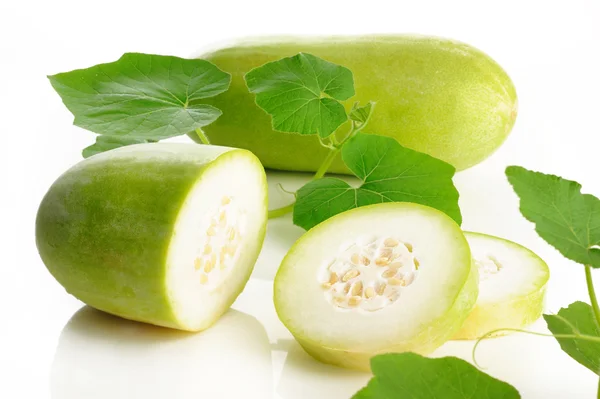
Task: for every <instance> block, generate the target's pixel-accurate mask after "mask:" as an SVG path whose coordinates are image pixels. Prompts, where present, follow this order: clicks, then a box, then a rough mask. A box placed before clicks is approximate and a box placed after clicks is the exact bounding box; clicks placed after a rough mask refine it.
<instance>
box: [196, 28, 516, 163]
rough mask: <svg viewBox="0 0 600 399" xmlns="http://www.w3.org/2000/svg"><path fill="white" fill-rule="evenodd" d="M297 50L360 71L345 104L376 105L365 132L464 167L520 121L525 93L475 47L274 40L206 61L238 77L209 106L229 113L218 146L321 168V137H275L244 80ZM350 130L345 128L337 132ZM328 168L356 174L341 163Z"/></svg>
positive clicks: (428, 41) (216, 130) (210, 130)
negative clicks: (519, 98)
mask: <svg viewBox="0 0 600 399" xmlns="http://www.w3.org/2000/svg"><path fill="white" fill-rule="evenodd" d="M299 52H305V53H310V54H313V55H316V56H318V57H321V58H323V59H325V60H327V61H331V62H333V63H336V64H339V65H343V66H345V67H347V68H349V69H350V70H351V71H352V72H353V75H354V83H355V89H356V95H355V96H354V97H353V98H351V99H350V100H349V101H347V102H346V105H347V109H349V108H350V107H351V106H352V104H353V103H354V101H360V102H361V103H363V104H364V103H366V102H367V101H374V102H376V107H375V110H374V113H373V115H372V118H371V120H370V122H369V125H368V126H367V128H366V133H374V134H380V135H386V136H391V137H394V138H396V139H397V140H398V141H399V142H400V143H401V144H402V145H404V146H406V147H409V148H412V149H414V150H417V151H422V152H425V153H428V154H430V155H433V156H435V157H437V158H439V159H442V160H444V161H446V162H449V163H451V164H452V165H454V166H455V167H456V168H457V169H459V170H462V169H466V168H468V167H470V166H473V165H475V164H477V163H479V162H481V161H482V160H484V159H485V158H486V157H488V156H489V155H490V154H491V153H493V152H494V151H495V150H496V149H497V148H498V147H499V146H500V145H501V144H502V142H503V141H504V140H505V139H506V137H507V136H508V134H509V133H510V131H511V129H512V127H513V125H514V122H515V119H516V115H517V96H516V91H515V88H514V86H513V83H512V81H511V79H510V77H509V76H508V75H507V74H506V72H505V71H504V70H503V69H502V67H500V65H498V64H497V63H496V62H495V61H494V60H493V59H491V58H490V57H489V56H488V55H486V54H485V53H483V52H481V51H480V50H478V49H476V48H474V47H472V46H469V45H467V44H464V43H461V42H458V41H454V40H449V39H443V38H437V37H427V36H414V35H392V36H362V37H360V36H359V37H330V38H313V39H306V38H282V39H277V38H275V39H268V40H256V41H248V42H244V43H243V44H240V45H237V46H232V47H227V48H223V49H220V50H217V51H214V52H211V53H207V54H204V55H201V56H200V57H201V58H205V59H207V60H209V61H211V62H213V63H215V64H216V65H217V66H218V67H219V68H221V69H223V70H224V71H226V72H229V73H231V74H232V83H231V87H230V89H229V90H228V91H227V92H225V93H222V94H220V95H219V96H217V97H214V98H211V99H209V100H207V102H208V103H210V104H212V105H214V106H216V107H217V108H219V109H220V110H222V111H223V115H222V116H221V117H220V118H219V119H218V120H217V121H216V122H215V123H213V124H211V125H210V126H207V127H206V128H205V130H206V133H207V135H208V136H209V138H210V140H211V141H212V143H214V144H218V145H227V146H232V147H239V148H245V149H248V150H250V151H252V152H253V153H254V154H256V155H257V156H258V158H259V159H260V160H261V162H262V163H263V165H264V166H265V167H267V168H272V169H281V170H296V171H315V170H317V169H318V167H319V165H320V164H321V163H322V161H323V159H324V158H325V155H326V154H327V151H328V150H327V149H326V148H324V147H322V146H321V145H320V143H319V141H318V139H317V137H316V136H301V135H298V134H290V133H282V132H276V131H274V130H273V129H272V126H271V119H270V117H269V116H268V115H267V114H266V113H265V112H264V111H263V110H261V109H260V108H259V107H258V106H257V105H256V103H255V97H254V95H253V94H251V93H250V92H249V91H248V88H247V87H246V84H245V81H244V75H245V74H246V73H247V72H248V71H250V70H251V69H253V68H255V67H258V66H260V65H263V64H265V63H267V62H270V61H275V60H278V59H281V58H283V57H287V56H292V55H295V54H297V53H299ZM347 129H348V125H347V124H346V125H343V126H342V127H340V129H339V130H338V132H337V134H339V135H342V134H345V133H346V132H347ZM190 136H191V137H192V138H194V139H196V137H194V136H193V135H190ZM329 170H330V171H331V172H337V173H346V172H348V170H347V168H346V167H345V166H344V164H343V162H342V160H341V158H338V159H336V160H335V161H334V163H333V164H332V166H331V168H330V169H329Z"/></svg>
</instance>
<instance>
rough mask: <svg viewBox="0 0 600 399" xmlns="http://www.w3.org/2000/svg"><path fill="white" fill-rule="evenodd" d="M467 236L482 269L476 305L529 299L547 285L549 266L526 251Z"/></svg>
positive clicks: (508, 243) (503, 242)
mask: <svg viewBox="0 0 600 399" xmlns="http://www.w3.org/2000/svg"><path fill="white" fill-rule="evenodd" d="M465 236H466V238H467V241H468V242H469V246H470V247H471V254H472V256H473V259H474V261H475V265H477V266H478V267H479V297H478V298H477V305H487V304H496V303H499V302H506V301H510V300H512V299H515V298H518V297H521V296H527V295H529V294H531V293H533V292H536V291H538V290H540V289H541V288H542V287H543V286H544V285H545V284H546V282H547V281H548V277H549V272H548V266H547V265H546V264H545V263H544V262H543V261H542V260H541V259H540V258H539V257H538V256H537V255H536V254H534V253H533V252H531V251H530V250H528V249H527V248H524V247H522V246H520V245H518V244H515V243H513V242H511V241H507V240H503V239H501V238H497V237H493V236H488V235H484V234H477V233H465ZM498 266H499V268H498Z"/></svg>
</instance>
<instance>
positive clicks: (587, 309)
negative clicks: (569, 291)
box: [544, 302, 600, 375]
mask: <svg viewBox="0 0 600 399" xmlns="http://www.w3.org/2000/svg"><path fill="white" fill-rule="evenodd" d="M544 320H546V324H548V329H549V330H550V331H551V332H552V334H574V333H577V334H582V335H591V336H593V337H600V329H599V328H598V324H597V323H596V320H595V319H594V313H593V311H592V307H591V306H590V305H588V304H587V303H584V302H574V303H572V304H570V305H569V307H568V308H562V309H561V310H559V311H558V315H549V314H545V315H544ZM556 340H557V341H558V343H559V344H560V347H561V348H562V350H563V351H565V352H566V353H567V354H568V355H569V356H571V357H572V358H573V359H575V360H576V361H577V362H579V363H580V364H582V365H583V366H585V367H587V368H588V369H590V370H591V371H592V372H593V373H595V374H598V375H600V343H599V342H592V341H584V340H581V339H573V338H556Z"/></svg>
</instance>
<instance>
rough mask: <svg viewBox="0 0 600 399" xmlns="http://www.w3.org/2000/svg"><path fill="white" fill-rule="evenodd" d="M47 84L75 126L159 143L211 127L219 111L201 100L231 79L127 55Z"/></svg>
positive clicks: (204, 64) (202, 67)
mask: <svg viewBox="0 0 600 399" xmlns="http://www.w3.org/2000/svg"><path fill="white" fill-rule="evenodd" d="M48 79H50V83H51V84H52V86H53V87H54V89H55V90H56V91H57V92H58V94H59V95H60V96H61V98H62V100H63V102H64V104H65V105H66V106H67V108H68V109H69V111H71V113H72V114H73V115H74V116H75V120H74V122H73V123H74V124H75V125H77V126H80V127H82V128H85V129H88V130H91V131H92V132H96V133H99V134H106V135H109V136H126V137H129V138H137V139H151V140H160V139H165V138H168V137H174V136H179V135H182V134H186V133H189V132H191V131H192V130H194V129H196V128H199V127H202V126H206V125H208V124H210V123H211V122H213V121H215V120H216V119H217V118H218V117H219V116H220V115H221V111H219V110H218V109H217V108H215V107H213V106H210V105H206V104H201V100H202V99H204V98H207V97H213V96H216V95H217V94H219V93H222V92H224V91H225V90H227V88H228V87H229V82H230V80H231V76H230V75H229V74H228V73H225V72H223V71H221V70H220V69H219V68H217V67H216V66H214V65H213V64H211V63H210V62H208V61H205V60H187V59H183V58H177V57H171V56H160V55H149V54H140V53H127V54H124V55H123V56H122V57H121V58H120V59H119V60H118V61H115V62H112V63H108V64H99V65H96V66H93V67H91V68H87V69H78V70H75V71H71V72H65V73H59V74H57V75H53V76H49V77H48Z"/></svg>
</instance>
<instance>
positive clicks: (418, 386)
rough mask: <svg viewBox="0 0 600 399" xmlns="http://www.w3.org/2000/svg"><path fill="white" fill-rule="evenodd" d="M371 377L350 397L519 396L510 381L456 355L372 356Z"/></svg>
mask: <svg viewBox="0 0 600 399" xmlns="http://www.w3.org/2000/svg"><path fill="white" fill-rule="evenodd" d="M371 370H372V371H373V374H374V377H373V378H372V379H371V380H370V381H369V383H368V384H367V386H366V387H364V388H363V389H361V390H360V391H358V392H357V393H356V394H355V395H354V396H353V397H352V399H404V398H406V399H466V398H473V399H518V398H520V397H521V395H520V394H519V392H518V391H517V390H516V389H515V388H514V387H513V386H512V385H510V384H508V383H506V382H503V381H500V380H498V379H496V378H493V377H491V376H490V375H488V374H486V373H484V372H482V371H479V370H478V369H477V368H475V367H474V366H472V365H471V364H469V363H467V362H465V361H464V360H461V359H458V358H456V357H442V358H438V359H430V358H427V357H423V356H421V355H417V354H415V353H390V354H385V355H378V356H375V357H373V358H371Z"/></svg>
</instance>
